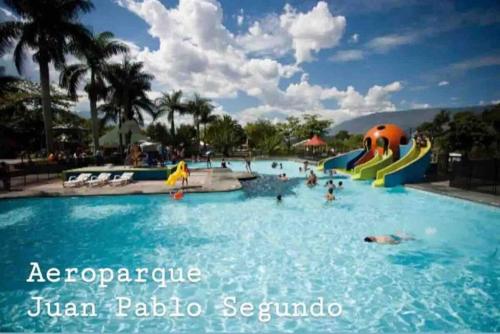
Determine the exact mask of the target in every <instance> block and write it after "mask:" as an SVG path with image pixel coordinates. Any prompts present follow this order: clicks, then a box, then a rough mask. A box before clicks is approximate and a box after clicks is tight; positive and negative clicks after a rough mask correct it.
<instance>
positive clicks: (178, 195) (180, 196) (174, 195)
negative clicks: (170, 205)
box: [170, 189, 184, 201]
mask: <svg viewBox="0 0 500 334" xmlns="http://www.w3.org/2000/svg"><path fill="white" fill-rule="evenodd" d="M170 198H172V199H173V200H176V201H178V200H181V199H183V198H184V191H183V190H182V189H179V190H177V191H176V192H175V193H174V192H173V191H171V192H170Z"/></svg>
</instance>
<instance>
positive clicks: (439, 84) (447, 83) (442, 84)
mask: <svg viewBox="0 0 500 334" xmlns="http://www.w3.org/2000/svg"><path fill="white" fill-rule="evenodd" d="M449 84H450V83H449V82H448V81H446V80H443V81H439V83H438V86H439V87H442V86H448V85H449Z"/></svg>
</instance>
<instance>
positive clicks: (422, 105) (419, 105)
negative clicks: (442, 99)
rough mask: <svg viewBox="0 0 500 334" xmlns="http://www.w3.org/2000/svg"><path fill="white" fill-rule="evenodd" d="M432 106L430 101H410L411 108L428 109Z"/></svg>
mask: <svg viewBox="0 0 500 334" xmlns="http://www.w3.org/2000/svg"><path fill="white" fill-rule="evenodd" d="M430 107H431V105H430V104H429V103H417V102H412V103H410V108H411V109H427V108H430Z"/></svg>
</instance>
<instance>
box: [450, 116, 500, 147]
mask: <svg viewBox="0 0 500 334" xmlns="http://www.w3.org/2000/svg"><path fill="white" fill-rule="evenodd" d="M446 139H447V142H448V147H449V149H450V150H452V151H460V152H462V153H464V154H465V155H466V156H467V155H468V154H469V153H470V152H471V151H472V150H473V148H477V149H480V150H481V149H486V148H487V147H488V146H489V145H490V144H491V143H492V142H493V141H494V139H495V133H494V131H493V130H492V129H491V128H490V127H489V126H488V124H487V123H486V122H484V121H483V120H482V119H481V118H480V117H478V116H476V115H475V114H473V113H471V112H457V113H455V115H454V116H453V120H452V121H451V122H450V123H449V131H448V133H447V135H446Z"/></svg>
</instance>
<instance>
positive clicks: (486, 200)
mask: <svg viewBox="0 0 500 334" xmlns="http://www.w3.org/2000/svg"><path fill="white" fill-rule="evenodd" d="M405 187H408V188H411V189H417V190H422V191H428V192H431V193H435V194H439V195H444V196H449V197H455V198H459V199H463V200H467V201H471V202H476V203H481V204H487V205H492V206H496V207H499V208H500V196H495V195H492V194H485V193H480V192H477V191H468V190H464V189H460V188H453V187H450V182H449V181H441V182H429V183H416V184H407V185H405Z"/></svg>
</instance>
